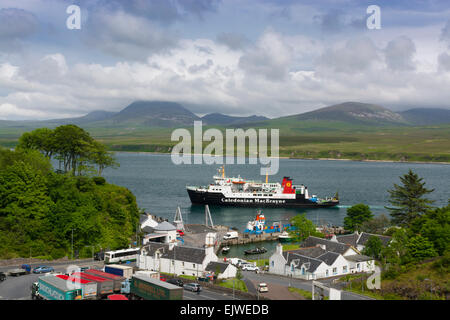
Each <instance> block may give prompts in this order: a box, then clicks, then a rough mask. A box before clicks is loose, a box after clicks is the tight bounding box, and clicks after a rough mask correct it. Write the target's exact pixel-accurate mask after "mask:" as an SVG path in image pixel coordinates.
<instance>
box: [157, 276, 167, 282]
mask: <svg viewBox="0 0 450 320" xmlns="http://www.w3.org/2000/svg"><path fill="white" fill-rule="evenodd" d="M159 280H160V281H167V279H166V278H164V277H163V276H160V277H159Z"/></svg>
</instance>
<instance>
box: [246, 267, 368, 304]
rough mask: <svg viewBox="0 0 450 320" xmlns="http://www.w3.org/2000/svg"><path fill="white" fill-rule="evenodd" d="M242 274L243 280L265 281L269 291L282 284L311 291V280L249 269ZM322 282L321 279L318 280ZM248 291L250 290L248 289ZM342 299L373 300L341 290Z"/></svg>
mask: <svg viewBox="0 0 450 320" xmlns="http://www.w3.org/2000/svg"><path fill="white" fill-rule="evenodd" d="M242 275H243V277H244V279H245V281H251V282H253V283H261V282H265V283H267V286H268V287H269V291H270V285H271V284H272V285H275V286H282V287H294V288H298V289H302V290H307V291H309V292H311V291H312V283H311V281H307V280H301V279H293V278H288V277H282V276H278V275H274V274H267V273H255V272H251V271H242ZM320 282H322V281H320ZM323 283H324V284H325V285H327V286H329V284H328V283H326V282H325V281H324V282H323ZM249 291H250V290H249ZM341 297H342V300H374V299H373V298H370V297H366V296H362V295H359V294H356V293H353V292H348V291H342V293H341Z"/></svg>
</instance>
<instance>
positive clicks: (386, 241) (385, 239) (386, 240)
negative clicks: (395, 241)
mask: <svg viewBox="0 0 450 320" xmlns="http://www.w3.org/2000/svg"><path fill="white" fill-rule="evenodd" d="M370 237H377V238H378V239H380V240H381V243H382V244H383V246H387V245H388V244H389V242H390V241H391V239H392V238H391V237H388V236H383V235H380V234H372V233H367V232H362V233H361V235H360V237H359V239H358V244H359V245H363V246H365V245H366V243H367V241H368V240H369V238H370Z"/></svg>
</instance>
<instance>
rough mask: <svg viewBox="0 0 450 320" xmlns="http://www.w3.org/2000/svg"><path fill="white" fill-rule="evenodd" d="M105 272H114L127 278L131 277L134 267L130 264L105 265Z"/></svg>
mask: <svg viewBox="0 0 450 320" xmlns="http://www.w3.org/2000/svg"><path fill="white" fill-rule="evenodd" d="M105 272H107V273H112V274H115V275H118V276H121V277H124V278H127V279H131V276H132V275H133V267H130V266H120V265H109V266H105Z"/></svg>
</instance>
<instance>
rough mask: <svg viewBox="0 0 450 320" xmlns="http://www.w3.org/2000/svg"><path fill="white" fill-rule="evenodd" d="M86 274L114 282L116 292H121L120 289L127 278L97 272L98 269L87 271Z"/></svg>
mask: <svg viewBox="0 0 450 320" xmlns="http://www.w3.org/2000/svg"><path fill="white" fill-rule="evenodd" d="M84 273H87V274H91V275H93V276H98V277H102V278H105V279H110V280H112V281H113V284H114V287H113V290H114V292H120V288H121V287H122V282H124V281H125V280H126V278H125V277H122V276H118V275H115V274H112V273H107V272H103V271H100V270H96V269H87V270H85V271H84Z"/></svg>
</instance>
